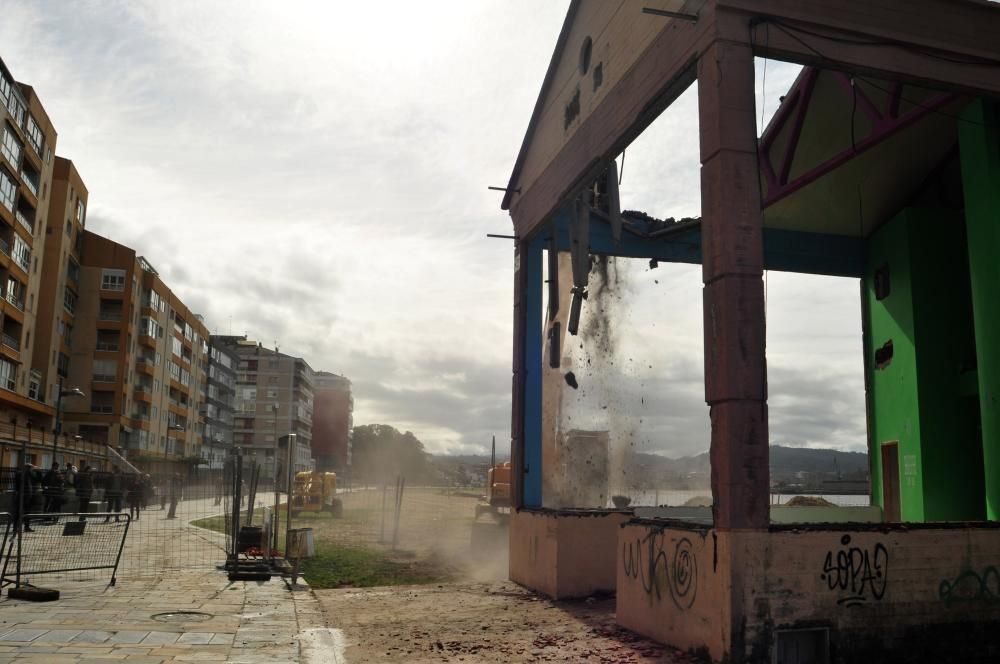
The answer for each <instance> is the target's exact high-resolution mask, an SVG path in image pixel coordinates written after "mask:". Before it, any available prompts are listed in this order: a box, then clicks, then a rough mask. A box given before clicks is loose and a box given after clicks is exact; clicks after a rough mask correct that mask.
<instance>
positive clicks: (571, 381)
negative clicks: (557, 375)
mask: <svg viewBox="0 0 1000 664" xmlns="http://www.w3.org/2000/svg"><path fill="white" fill-rule="evenodd" d="M566 384H567V385H569V386H570V387H572V388H573V389H574V390H575V389H577V388H578V387H580V386H579V384H577V382H576V374H574V373H573V372H572V371H570V372H569V373H567V374H566Z"/></svg>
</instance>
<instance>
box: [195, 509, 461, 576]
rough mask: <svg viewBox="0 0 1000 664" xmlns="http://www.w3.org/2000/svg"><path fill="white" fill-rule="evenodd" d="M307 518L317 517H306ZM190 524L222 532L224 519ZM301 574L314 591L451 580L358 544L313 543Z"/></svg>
mask: <svg viewBox="0 0 1000 664" xmlns="http://www.w3.org/2000/svg"><path fill="white" fill-rule="evenodd" d="M282 516H284V515H282ZM324 516H326V515H324ZM307 518H320V517H319V516H318V515H317V516H315V517H314V516H313V515H309V517H307ZM337 521H338V522H339V521H340V520H339V519H338V520H337ZM191 525H193V526H197V527H199V528H205V529H207V530H212V531H215V532H218V533H223V532H225V529H226V520H225V517H223V516H210V517H207V518H204V519H198V520H196V521H192V522H191ZM301 574H302V576H303V577H304V578H305V579H306V581H308V582H309V585H311V586H312V587H313V588H317V589H323V588H344V587H354V588H370V587H372V586H408V585H420V584H427V583H442V582H444V581H450V580H452V578H453V574H452V573H451V571H450V570H449V569H447V567H446V566H445V565H444V564H442V563H440V562H439V561H437V560H435V559H433V558H432V559H424V560H421V559H418V558H416V557H415V556H413V554H412V553H407V552H404V551H397V552H394V553H393V552H389V551H380V550H378V549H370V548H367V547H365V546H361V545H347V544H333V543H325V542H317V543H316V556H315V557H314V558H310V559H309V560H303V561H302V570H301Z"/></svg>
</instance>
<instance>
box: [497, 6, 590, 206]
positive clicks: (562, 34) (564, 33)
mask: <svg viewBox="0 0 1000 664" xmlns="http://www.w3.org/2000/svg"><path fill="white" fill-rule="evenodd" d="M580 2H581V0H573V1H572V2H571V3H570V5H569V11H567V12H566V18H565V19H564V20H563V24H562V29H561V30H559V38H558V39H557V40H556V47H555V49H554V50H553V51H552V59H550V60H549V68H548V69H546V70H545V78H543V79H542V89H541V91H540V92H539V93H538V99H536V100H535V108H534V110H533V111H532V112H531V120H529V121H528V129H527V131H525V132H524V139H523V140H522V141H521V149H520V150H519V151H518V153H517V160H516V161H515V162H514V170H513V172H511V174H510V181H509V182H508V184H507V191H506V193H504V195H503V201H502V202H501V203H500V209H501V210H508V209H510V198H511V195H512V194H513V193H514V192H513V190H514V186H515V184H516V182H517V178H518V176H519V175H520V173H521V165H522V164H523V163H524V156H525V153H526V152H527V151H528V145H530V144H531V139H532V138H534V136H535V126H536V125H537V124H538V118H539V116H540V115H541V114H542V107H543V106H544V105H545V95H546V92H548V89H549V87H550V86H551V85H552V79H553V78H554V77H555V73H556V67H557V66H558V65H559V60H560V58H561V57H562V52H563V49H564V48H565V47H566V39H567V38H568V37H569V28H570V25H571V24H572V23H573V19H574V17H576V12H577V9H579V7H580Z"/></svg>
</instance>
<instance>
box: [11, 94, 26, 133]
mask: <svg viewBox="0 0 1000 664" xmlns="http://www.w3.org/2000/svg"><path fill="white" fill-rule="evenodd" d="M7 110H8V111H9V112H10V115H11V117H13V118H14V122H15V123H17V124H18V125H21V126H23V125H24V104H23V103H21V100H20V99H18V98H17V93H16V92H15V91H14V90H13V89H12V90H11V91H10V94H9V95H7Z"/></svg>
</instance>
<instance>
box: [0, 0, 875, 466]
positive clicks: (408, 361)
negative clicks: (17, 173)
mask: <svg viewBox="0 0 1000 664" xmlns="http://www.w3.org/2000/svg"><path fill="white" fill-rule="evenodd" d="M566 5H567V3H566V2H565V1H559V2H548V3H539V2H537V1H535V0H518V1H516V2H515V1H504V2H500V1H499V0H495V1H492V2H485V1H484V2H465V1H458V0H454V1H451V2H434V3H407V2H395V3H393V2H379V3H342V2H304V1H299V2H282V3H274V2H263V1H254V2H249V1H245V0H244V1H240V2H237V1H235V0H230V1H227V2H211V3H208V2H195V1H194V0H183V1H182V0H174V1H171V2H159V1H153V0H149V1H147V2H131V1H129V2H124V1H122V2H118V3H93V2H57V1H55V0H49V1H47V2H27V1H22V2H18V1H14V2H8V3H5V9H4V21H3V22H2V24H0V43H2V44H3V45H4V46H3V53H2V54H0V55H2V57H3V58H4V60H5V61H6V63H7V65H8V67H9V68H10V69H11V70H12V71H13V72H14V74H15V75H16V76H17V77H18V78H19V79H20V80H24V81H27V82H30V83H31V84H32V85H34V86H35V88H36V90H37V92H38V94H39V95H40V97H41V99H42V100H43V103H44V104H45V106H46V110H47V111H48V113H49V115H50V116H51V118H52V120H53V122H54V123H55V125H56V128H57V130H58V131H59V142H58V149H57V151H58V153H59V154H61V155H63V156H66V157H69V158H71V159H73V161H74V162H75V163H76V164H77V167H78V168H79V169H80V171H81V173H82V175H83V177H84V180H85V181H86V183H87V186H88V188H89V189H90V192H91V202H90V221H89V227H90V228H91V229H92V230H94V231H96V232H99V233H104V234H107V235H110V236H111V237H113V238H114V239H116V240H119V241H121V242H123V243H125V244H128V245H130V246H132V247H134V248H136V250H137V251H139V252H140V253H142V254H145V255H146V256H147V257H148V258H149V260H150V261H151V262H152V263H153V264H154V265H155V266H156V267H157V269H158V270H159V271H160V273H161V274H162V275H163V276H164V278H165V280H166V281H167V283H168V284H169V285H170V286H171V287H172V288H173V289H174V290H175V291H176V292H177V293H178V295H180V296H181V297H182V298H183V299H185V300H186V301H187V302H189V303H190V304H192V305H193V306H194V308H195V309H197V310H200V311H201V312H202V313H204V314H205V316H206V322H207V323H208V325H209V326H210V327H211V328H212V329H213V330H218V331H220V332H227V333H228V332H229V331H230V330H231V331H233V332H234V333H242V332H248V333H249V334H250V335H251V336H252V337H255V338H257V339H259V340H261V341H263V342H265V343H267V344H271V343H272V342H273V341H277V342H278V344H279V345H280V347H281V348H282V350H285V351H288V352H293V353H298V354H301V355H303V356H304V357H306V359H307V360H308V361H309V362H310V363H311V364H312V365H313V366H314V367H316V368H318V369H328V370H332V371H338V372H343V373H345V374H347V375H348V376H349V377H350V378H351V379H352V380H353V381H354V384H355V388H356V399H357V409H356V414H355V420H356V421H357V422H358V423H367V422H386V423H389V424H393V425H394V426H397V427H398V428H402V429H411V430H413V431H414V432H415V433H416V434H417V435H418V436H419V437H421V438H422V439H423V440H424V441H425V443H426V444H427V445H428V447H429V448H430V449H431V450H433V451H444V450H452V451H459V450H461V451H469V450H471V449H474V448H475V447H477V446H478V447H480V448H481V449H484V448H485V447H486V446H487V445H488V443H489V437H490V435H491V434H492V433H496V434H497V438H498V439H499V440H501V441H502V440H504V439H506V438H507V437H508V436H509V408H510V343H511V341H510V340H511V317H512V316H511V313H512V310H511V307H512V299H511V283H512V263H513V261H512V258H513V256H512V250H511V247H510V245H509V243H507V242H505V241H499V240H486V239H485V238H484V234H485V233H486V232H490V231H499V232H504V231H506V230H507V229H509V219H508V218H507V217H506V216H505V215H504V214H503V213H501V211H500V210H499V202H500V201H499V196H498V195H497V194H496V193H495V192H489V191H487V190H486V186H487V185H490V184H499V185H502V184H504V183H506V180H507V177H508V175H509V173H510V169H511V166H512V165H513V162H514V158H515V157H516V153H517V149H518V147H519V146H520V143H521V138H522V136H523V133H524V130H525V127H526V126H527V123H528V119H529V116H530V113H531V109H532V107H533V105H534V102H535V98H536V96H537V94H538V90H539V87H540V85H541V81H542V78H543V76H544V73H545V68H546V66H547V64H548V60H549V57H550V55H551V51H552V47H553V45H554V44H555V41H556V37H557V35H558V32H559V28H560V26H561V23H562V20H563V16H564V13H565V9H566ZM782 77H784V79H785V83H784V85H785V87H787V82H788V80H790V79H789V73H788V70H786V71H785V72H784V73H782V72H781V70H780V68H775V69H769V71H768V80H769V81H774V88H771V84H769V86H768V88H769V90H768V95H767V96H768V97H772V96H773V95H772V91H777V92H774V95H776V94H780V92H781V91H783V90H781V89H780V85H779V81H781V80H782ZM693 102H694V100H693V94H692V93H689V94H688V95H687V96H685V97H684V98H682V99H681V100H680V102H679V103H678V105H677V106H676V107H675V108H674V109H672V110H671V112H670V113H669V114H668V115H666V116H664V118H661V119H660V120H659V121H658V122H657V123H656V124H655V125H654V126H653V127H652V128H651V129H650V130H649V131H648V132H647V133H646V134H645V135H644V136H643V137H642V139H640V141H639V142H637V143H636V145H635V146H633V147H631V148H630V149H629V151H628V154H627V161H626V164H625V174H624V177H625V180H624V183H623V202H624V203H626V205H628V206H630V207H635V208H640V209H647V210H649V211H650V212H651V213H653V214H658V215H661V216H666V215H686V214H697V213H698V208H699V201H698V198H697V194H698V171H697V168H698V159H697V132H696V131H692V126H694V127H695V128H696V125H692V124H691V117H693V116H692V112H693V109H694V103H693ZM689 290H690V292H689V293H688V294H687V296H688V297H690V298H692V299H691V301H690V303H688V304H686V305H684V307H689V308H690V307H693V308H691V309H690V311H688V312H687V313H686V314H685V316H687V317H688V318H692V317H693V319H694V320H697V319H698V317H699V316H700V300H699V299H698V298H700V294H699V289H698V286H697V283H694V286H693V287H692V288H691V289H689ZM679 306H680V305H679ZM836 306H837V307H840V306H845V307H846V305H839V304H838V305H836ZM852 306H853V305H852ZM854 309H856V307H854ZM852 311H853V309H852ZM791 324H792V325H794V323H791ZM696 327H700V326H696ZM693 329H694V328H692V327H691V326H687V327H685V328H681V329H679V330H677V331H676V339H675V343H676V345H677V346H678V347H681V346H683V347H684V348H693V349H699V348H700V333H698V332H694V331H693ZM836 343H839V341H838V342H836ZM799 359H801V358H799ZM698 361H699V362H700V360H698ZM694 364H695V365H696V364H697V362H695V363H694ZM776 364H779V365H780V361H779V360H778V359H777V358H774V359H773V362H772V367H773V366H776ZM831 366H839V365H837V364H836V362H833V364H831ZM775 388H776V382H775V381H774V380H773V379H772V394H774V393H775ZM677 389H678V390H679V391H678V394H686V395H687V396H686V397H685V399H687V401H685V402H684V403H686V404H687V403H695V404H696V403H697V400H698V395H699V394H700V391H701V387H700V385H699V384H698V382H697V378H695V379H694V380H690V381H688V382H687V383H685V384H684V385H682V386H680V387H678V388H677ZM665 407H667V408H669V407H670V404H667V405H666V406H665ZM700 407H701V408H704V406H703V404H702V405H701V406H700ZM772 412H774V411H772ZM662 417H663V419H665V420H668V424H667V425H668V426H672V427H675V431H676V432H678V433H677V434H676V435H681V433H679V432H687V433H690V432H691V431H693V430H694V429H697V427H703V426H704V423H703V422H702V423H700V424H697V425H689V424H686V423H685V422H686V420H687V419H688V418H686V417H677V416H673V415H671V414H670V413H667V414H663V415H662ZM699 419H703V417H702V416H701V415H699ZM862 419H863V418H862ZM692 427H693V428H692ZM845 444H846V443H845Z"/></svg>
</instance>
